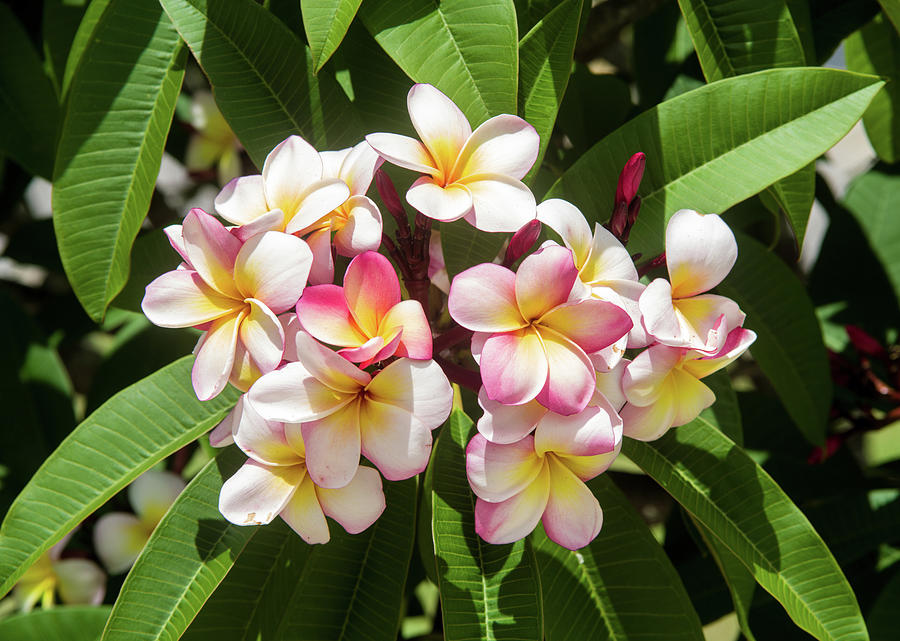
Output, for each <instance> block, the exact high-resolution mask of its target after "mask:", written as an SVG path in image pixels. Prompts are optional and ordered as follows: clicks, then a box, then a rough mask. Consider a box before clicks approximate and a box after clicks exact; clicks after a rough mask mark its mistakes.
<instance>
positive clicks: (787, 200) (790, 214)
mask: <svg viewBox="0 0 900 641" xmlns="http://www.w3.org/2000/svg"><path fill="white" fill-rule="evenodd" d="M767 193H770V194H771V195H772V197H773V198H774V199H775V201H776V203H777V204H778V206H779V207H780V208H781V210H782V211H784V213H785V215H786V216H787V219H788V223H790V225H791V229H792V230H794V239H795V249H796V251H797V255H798V256H799V253H800V249H801V248H802V247H803V239H804V238H805V237H806V225H807V223H808V222H809V214H810V211H811V210H812V205H813V200H814V199H815V196H816V166H815V164H814V163H810V164H808V165H807V166H806V167H804V168H803V169H801V170H800V171H798V172H797V173H795V174H791V175H790V176H787V177H785V178H782V179H781V180H779V181H778V182H777V183H775V184H774V185H772V186H771V187H769V190H768V192H767Z"/></svg>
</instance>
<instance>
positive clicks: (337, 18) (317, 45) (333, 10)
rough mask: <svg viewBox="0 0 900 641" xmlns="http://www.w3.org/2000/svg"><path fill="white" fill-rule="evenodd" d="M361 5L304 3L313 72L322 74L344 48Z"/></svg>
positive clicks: (332, 0) (353, 1) (343, 0)
mask: <svg viewBox="0 0 900 641" xmlns="http://www.w3.org/2000/svg"><path fill="white" fill-rule="evenodd" d="M361 3H362V0H327V2H322V0H300V9H301V11H302V13H303V29H304V31H306V40H307V42H309V48H310V51H311V52H312V62H313V71H315V72H316V73H318V72H319V70H320V69H321V68H322V65H324V64H325V63H326V62H328V59H329V58H330V57H331V54H333V53H334V51H335V49H337V48H338V45H339V44H341V40H343V39H344V35H345V34H346V33H347V29H348V28H349V27H350V23H351V22H353V17H354V16H355V15H356V11H357V10H358V9H359V5H360V4H361Z"/></svg>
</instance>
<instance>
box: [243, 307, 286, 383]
mask: <svg viewBox="0 0 900 641" xmlns="http://www.w3.org/2000/svg"><path fill="white" fill-rule="evenodd" d="M247 302H248V303H249V304H250V314H249V315H247V317H246V318H244V321H243V322H242V323H241V330H240V331H241V342H242V343H243V344H244V347H245V348H246V349H247V352H248V353H249V355H250V357H251V358H252V359H253V362H254V363H255V364H256V366H257V367H258V368H259V370H260V371H261V372H271V371H272V370H273V369H275V368H276V367H278V365H279V363H281V357H282V356H283V354H284V329H283V328H282V327H281V323H280V322H278V318H277V317H276V316H275V314H273V313H272V312H271V310H269V308H268V307H266V306H265V305H264V304H263V303H262V302H260V301H258V300H256V299H255V298H248V299H247Z"/></svg>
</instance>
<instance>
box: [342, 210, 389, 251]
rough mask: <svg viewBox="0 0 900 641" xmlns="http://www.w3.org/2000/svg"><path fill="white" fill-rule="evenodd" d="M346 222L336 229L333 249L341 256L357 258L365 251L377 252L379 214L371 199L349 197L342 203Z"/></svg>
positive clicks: (380, 228)
mask: <svg viewBox="0 0 900 641" xmlns="http://www.w3.org/2000/svg"><path fill="white" fill-rule="evenodd" d="M344 208H345V209H346V210H348V213H347V222H346V223H344V224H343V225H341V226H339V227H337V232H336V233H335V235H334V247H335V249H337V251H338V253H339V254H340V255H342V256H350V257H353V256H357V255H359V254H361V253H363V252H366V251H378V248H379V247H380V246H381V232H382V222H381V212H380V211H379V210H378V205H376V204H375V203H374V202H373V201H372V199H371V198H368V197H366V196H350V198H348V199H347V202H346V203H344Z"/></svg>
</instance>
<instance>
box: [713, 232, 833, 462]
mask: <svg viewBox="0 0 900 641" xmlns="http://www.w3.org/2000/svg"><path fill="white" fill-rule="evenodd" d="M735 236H736V237H737V239H738V260H737V262H736V263H735V265H734V268H733V269H732V270H731V273H730V274H729V275H728V277H727V278H726V279H725V280H724V281H723V282H722V284H720V285H719V287H718V291H719V292H720V293H721V294H723V295H725V296H728V297H729V298H732V299H733V300H734V301H736V302H737V304H738V305H740V307H741V309H742V310H743V311H744V312H745V313H746V314H747V320H746V321H745V322H744V326H745V327H747V328H748V329H752V330H753V331H755V332H756V334H757V339H756V342H755V343H754V344H753V345H752V346H751V347H750V351H751V353H752V354H753V358H754V359H755V360H756V362H757V363H758V364H759V366H760V368H761V369H762V371H763V373H764V374H765V375H766V376H767V377H768V378H769V380H770V381H772V385H773V386H774V388H775V392H776V393H777V394H778V397H779V398H780V399H781V402H782V404H784V407H785V409H786V410H787V411H788V414H790V416H791V418H792V419H793V420H794V423H796V424H797V427H798V428H800V431H801V432H802V433H803V435H804V436H805V437H806V438H807V439H808V440H809V441H810V442H811V443H814V444H816V445H822V444H823V443H824V442H825V428H826V425H827V421H828V412H829V409H830V407H831V394H832V387H831V378H830V376H829V369H828V355H827V353H826V351H825V345H824V343H823V342H822V333H821V331H820V330H819V323H818V320H817V318H816V313H815V309H814V308H813V304H812V301H810V299H809V296H808V294H807V293H806V289H805V288H804V287H803V284H802V283H801V282H800V281H799V280H798V279H797V277H796V276H794V274H793V273H792V272H791V270H790V269H788V267H787V265H785V264H784V263H783V262H782V261H781V260H780V259H779V258H778V257H777V256H775V255H774V254H772V252H770V251H768V250H766V248H765V247H763V246H762V245H761V244H760V243H758V242H757V241H755V240H753V239H752V238H749V237H747V236H744V235H743V234H740V233H737V234H735Z"/></svg>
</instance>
